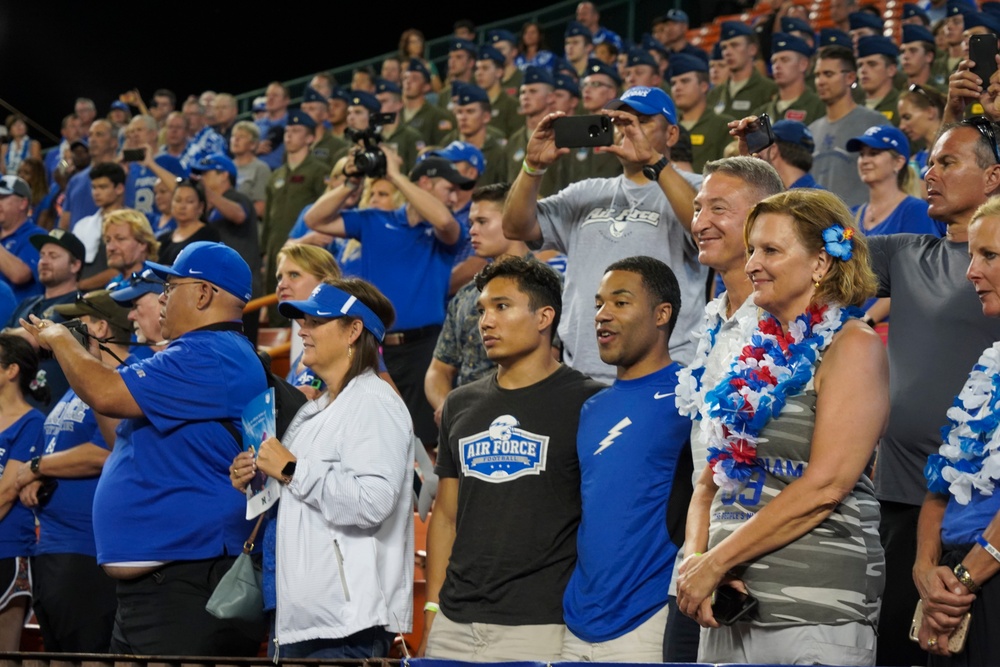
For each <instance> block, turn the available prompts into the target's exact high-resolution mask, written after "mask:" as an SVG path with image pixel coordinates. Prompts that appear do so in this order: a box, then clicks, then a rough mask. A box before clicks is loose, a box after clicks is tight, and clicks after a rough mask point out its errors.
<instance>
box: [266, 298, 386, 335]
mask: <svg viewBox="0 0 1000 667" xmlns="http://www.w3.org/2000/svg"><path fill="white" fill-rule="evenodd" d="M278 312H279V313H281V314H282V315H283V316H285V317H287V318H289V319H292V320H297V319H301V318H302V317H304V316H306V315H310V316H312V317H321V318H324V319H331V320H332V319H337V318H340V317H356V318H358V319H360V320H361V323H362V325H364V327H365V329H367V330H368V331H370V332H371V334H372V335H373V336H375V339H376V340H378V341H379V342H382V339H384V338H385V323H384V322H383V321H382V320H381V319H380V318H379V316H378V315H376V314H375V312H374V311H373V310H372V309H371V308H369V307H368V306H366V305H365V304H364V303H362V302H361V301H359V300H358V298H357V297H356V296H354V295H353V294H348V293H347V292H345V291H343V290H342V289H338V288H336V287H334V286H333V285H327V284H326V283H320V284H319V285H318V286H317V287H316V289H314V290H313V291H312V294H310V295H309V298H308V299H306V300H305V301H283V302H282V303H279V304H278Z"/></svg>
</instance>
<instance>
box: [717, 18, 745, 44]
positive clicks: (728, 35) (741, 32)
mask: <svg viewBox="0 0 1000 667" xmlns="http://www.w3.org/2000/svg"><path fill="white" fill-rule="evenodd" d="M751 35H753V28H751V27H750V26H748V25H747V24H746V23H742V22H740V21H723V22H722V30H720V31H719V41H720V42H724V41H726V40H727V39H733V38H734V37H749V36H751Z"/></svg>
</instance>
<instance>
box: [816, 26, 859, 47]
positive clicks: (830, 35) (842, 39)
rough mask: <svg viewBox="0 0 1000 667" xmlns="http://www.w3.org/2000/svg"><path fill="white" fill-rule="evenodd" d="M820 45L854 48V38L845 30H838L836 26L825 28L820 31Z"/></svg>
mask: <svg viewBox="0 0 1000 667" xmlns="http://www.w3.org/2000/svg"><path fill="white" fill-rule="evenodd" d="M819 45H820V46H846V47H847V48H853V46H854V40H852V39H851V36H850V35H848V34H847V33H846V32H844V31H843V30H837V29H836V28H823V29H822V30H820V31H819Z"/></svg>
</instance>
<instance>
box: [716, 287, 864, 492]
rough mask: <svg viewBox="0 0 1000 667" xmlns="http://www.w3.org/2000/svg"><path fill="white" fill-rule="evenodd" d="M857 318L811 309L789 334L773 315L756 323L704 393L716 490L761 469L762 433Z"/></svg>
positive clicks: (842, 311)
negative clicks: (723, 371) (747, 340)
mask: <svg viewBox="0 0 1000 667" xmlns="http://www.w3.org/2000/svg"><path fill="white" fill-rule="evenodd" d="M861 315H862V311H861V310H860V309H858V308H855V307H839V306H836V305H822V306H810V307H809V310H807V311H806V312H805V313H804V314H802V315H799V316H798V317H797V318H796V319H795V321H794V322H792V323H791V324H790V325H789V327H788V333H787V334H785V333H783V332H782V330H781V324H780V323H779V322H778V320H777V319H776V318H775V317H774V316H772V315H766V316H765V317H764V318H763V319H761V320H760V322H759V324H758V327H757V331H756V332H755V333H754V334H753V336H752V337H751V338H750V343H749V344H748V345H746V346H745V347H744V348H743V350H742V352H740V355H739V356H738V357H737V358H736V360H735V361H734V362H733V365H732V367H731V369H730V372H729V374H728V375H727V376H726V377H725V378H723V379H722V381H721V382H720V383H719V384H718V385H717V386H716V387H715V388H714V389H712V390H711V391H709V392H707V393H706V394H705V402H706V408H707V409H706V410H705V412H704V413H703V414H705V415H706V421H707V422H708V424H709V425H710V429H709V442H708V444H709V454H708V464H709V466H710V467H711V468H712V472H713V473H714V480H715V483H716V485H717V486H718V487H719V488H720V489H722V490H723V491H724V492H728V493H733V492H736V491H738V490H739V489H740V488H741V487H742V486H743V485H744V484H746V482H747V481H748V480H749V479H750V478H751V476H752V475H753V473H754V472H755V471H757V470H763V466H762V465H761V463H760V461H759V459H758V457H757V442H758V438H759V435H760V432H761V431H762V430H763V429H764V426H766V425H767V423H768V422H769V421H770V420H771V418H772V417H774V416H775V415H777V414H778V413H780V412H781V410H782V408H783V407H784V406H785V402H786V400H787V399H788V397H790V396H796V395H798V394H799V393H801V392H802V391H803V390H804V389H805V388H806V387H807V385H808V384H809V382H810V381H811V380H812V379H813V375H814V374H815V372H816V362H817V360H818V359H819V356H820V353H822V352H823V351H824V350H825V349H826V348H827V347H828V346H829V345H830V342H831V341H832V340H833V337H834V335H835V334H836V333H837V332H838V331H840V329H841V327H842V326H843V325H844V322H846V321H847V320H848V319H851V318H856V317H860V316H861Z"/></svg>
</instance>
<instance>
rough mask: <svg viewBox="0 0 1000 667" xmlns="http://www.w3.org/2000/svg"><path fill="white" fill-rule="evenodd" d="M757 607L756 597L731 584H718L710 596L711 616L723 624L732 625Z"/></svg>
mask: <svg viewBox="0 0 1000 667" xmlns="http://www.w3.org/2000/svg"><path fill="white" fill-rule="evenodd" d="M756 608H757V598H755V597H754V596H752V595H749V594H748V593H741V592H740V591H738V590H736V589H735V588H733V587H732V586H725V585H723V586H719V587H718V588H717V589H715V594H714V595H713V596H712V616H715V620H717V621H718V622H719V623H722V624H723V625H732V624H733V623H735V622H736V621H738V620H740V619H741V618H745V617H746V616H747V615H748V614H749V613H750V612H752V611H753V610H754V609H756Z"/></svg>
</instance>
